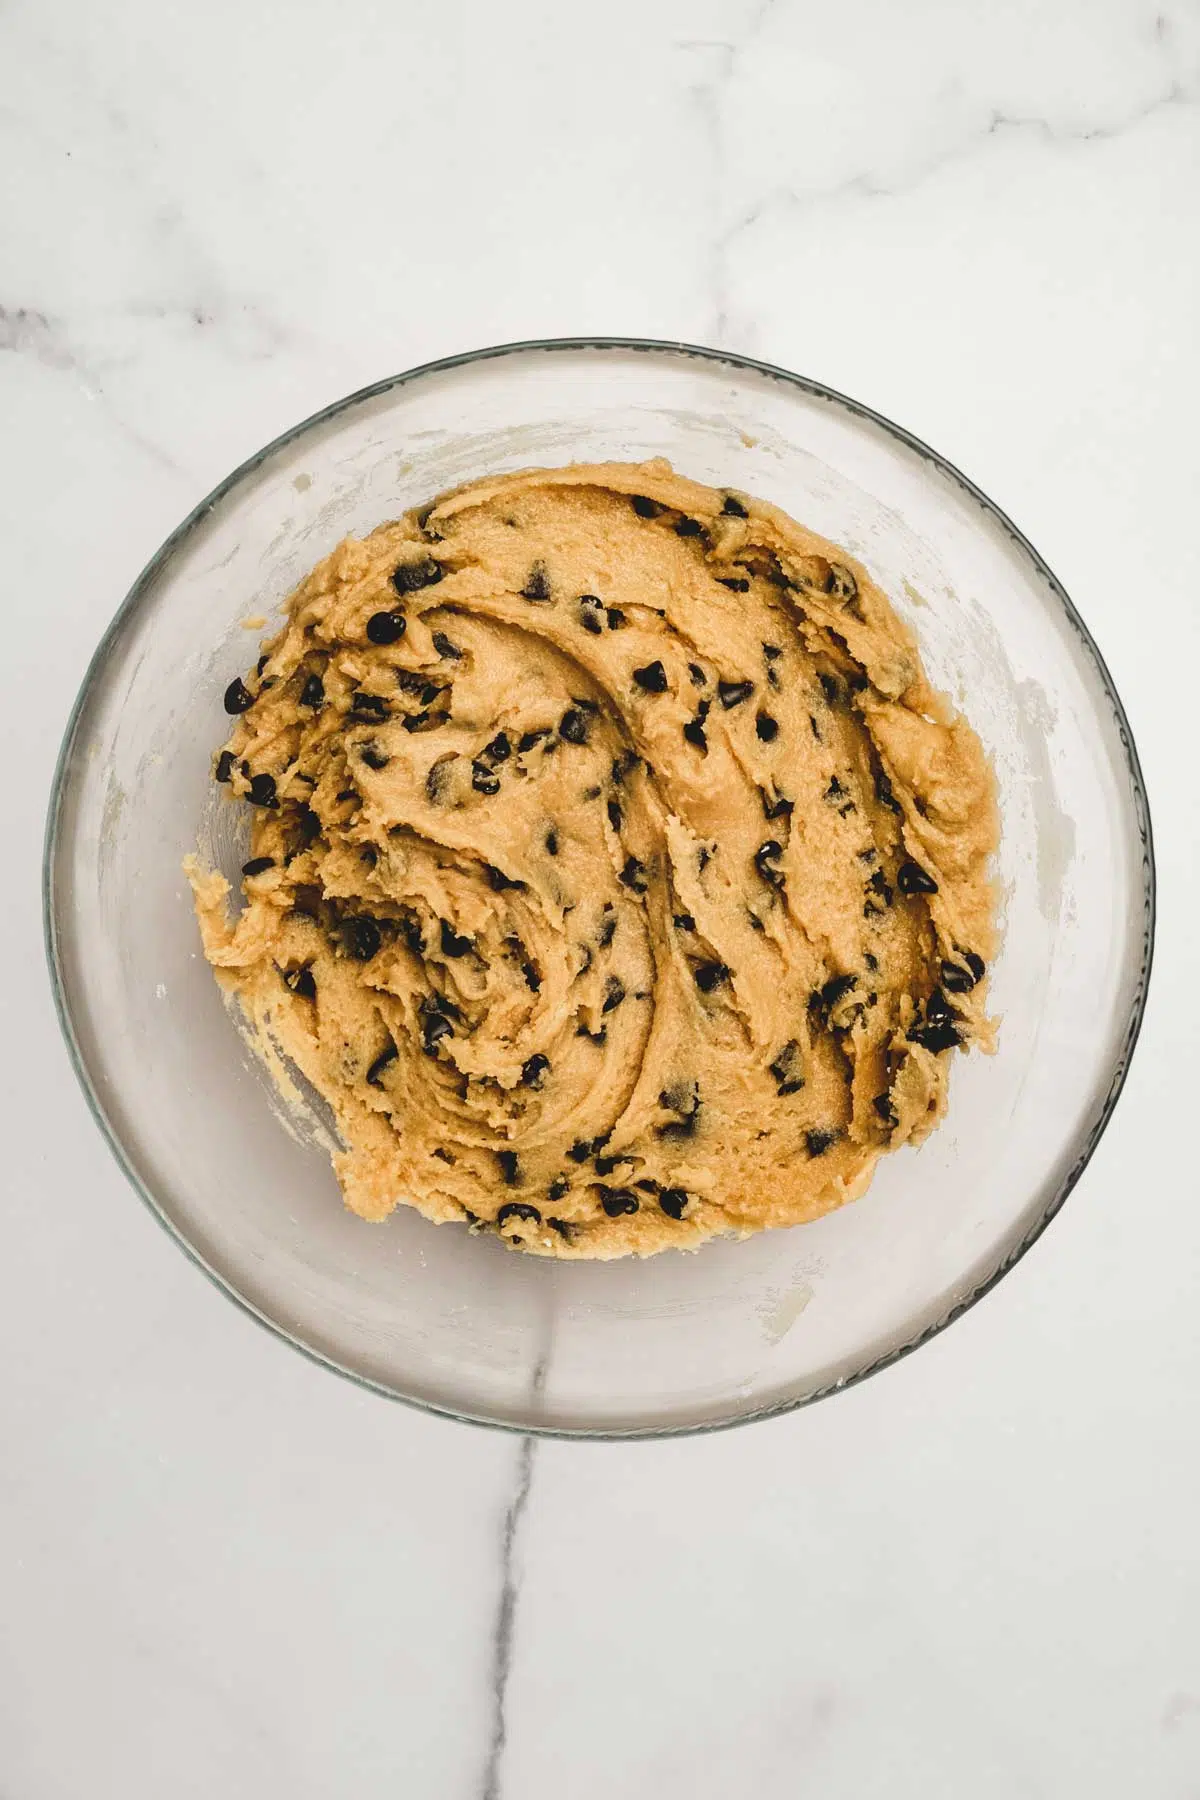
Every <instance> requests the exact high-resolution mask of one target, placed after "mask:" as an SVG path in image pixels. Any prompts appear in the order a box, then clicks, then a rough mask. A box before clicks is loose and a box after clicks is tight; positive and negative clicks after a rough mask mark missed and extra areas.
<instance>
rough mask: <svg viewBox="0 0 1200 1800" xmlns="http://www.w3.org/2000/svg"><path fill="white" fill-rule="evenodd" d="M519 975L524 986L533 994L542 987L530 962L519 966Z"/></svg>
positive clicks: (538, 976)
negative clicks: (523, 978) (522, 979)
mask: <svg viewBox="0 0 1200 1800" xmlns="http://www.w3.org/2000/svg"><path fill="white" fill-rule="evenodd" d="M521 973H522V975H523V976H524V977H525V986H526V987H527V988H529V989H530V991H531V992H532V993H534V994H536V993H537V991H538V989H539V988H540V987H541V985H542V977H541V975H540V974H539V972H538V970H537V969H536V968H535V967H534V965H533V964H532V963H531V962H523V963H522V964H521Z"/></svg>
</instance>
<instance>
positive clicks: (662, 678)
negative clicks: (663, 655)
mask: <svg viewBox="0 0 1200 1800" xmlns="http://www.w3.org/2000/svg"><path fill="white" fill-rule="evenodd" d="M633 679H634V680H635V681H636V682H637V684H638V686H639V687H640V688H642V689H643V690H644V692H646V693H647V694H665V693H666V691H667V671H666V670H665V669H664V668H663V666H662V664H661V662H659V661H658V659H657V658H655V660H654V661H653V662H652V663H647V664H646V665H645V667H644V668H641V669H635V670H634V671H633Z"/></svg>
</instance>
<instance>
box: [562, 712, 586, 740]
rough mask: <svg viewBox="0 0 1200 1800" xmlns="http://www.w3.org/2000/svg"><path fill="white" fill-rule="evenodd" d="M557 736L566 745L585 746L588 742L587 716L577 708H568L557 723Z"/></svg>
mask: <svg viewBox="0 0 1200 1800" xmlns="http://www.w3.org/2000/svg"><path fill="white" fill-rule="evenodd" d="M558 734H559V736H560V737H561V738H565V740H566V742H567V743H568V744H586V743H587V741H588V721H587V714H586V713H585V712H582V711H581V710H580V708H579V707H577V706H569V707H568V708H567V710H566V712H565V713H564V714H563V716H562V718H561V719H560V720H559V721H558Z"/></svg>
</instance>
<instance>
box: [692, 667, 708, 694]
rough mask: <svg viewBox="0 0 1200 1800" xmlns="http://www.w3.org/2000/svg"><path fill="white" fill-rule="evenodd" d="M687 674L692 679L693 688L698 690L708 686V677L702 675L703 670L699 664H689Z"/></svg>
mask: <svg viewBox="0 0 1200 1800" xmlns="http://www.w3.org/2000/svg"><path fill="white" fill-rule="evenodd" d="M688 674H689V675H690V676H691V678H692V686H693V687H698V688H700V687H706V686H707V685H708V676H707V675H706V674H705V673H704V670H703V669H702V668H701V667H700V664H699V663H689V664H688Z"/></svg>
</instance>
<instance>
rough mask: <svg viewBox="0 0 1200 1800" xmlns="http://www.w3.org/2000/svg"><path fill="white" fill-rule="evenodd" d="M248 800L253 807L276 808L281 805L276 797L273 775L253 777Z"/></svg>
mask: <svg viewBox="0 0 1200 1800" xmlns="http://www.w3.org/2000/svg"><path fill="white" fill-rule="evenodd" d="M246 798H247V799H248V800H249V802H250V804H251V806H265V807H268V808H270V807H274V806H278V805H279V801H278V800H277V799H276V797H275V777H274V776H273V775H252V776H251V777H250V792H249V793H248V794H247V796H246Z"/></svg>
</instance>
